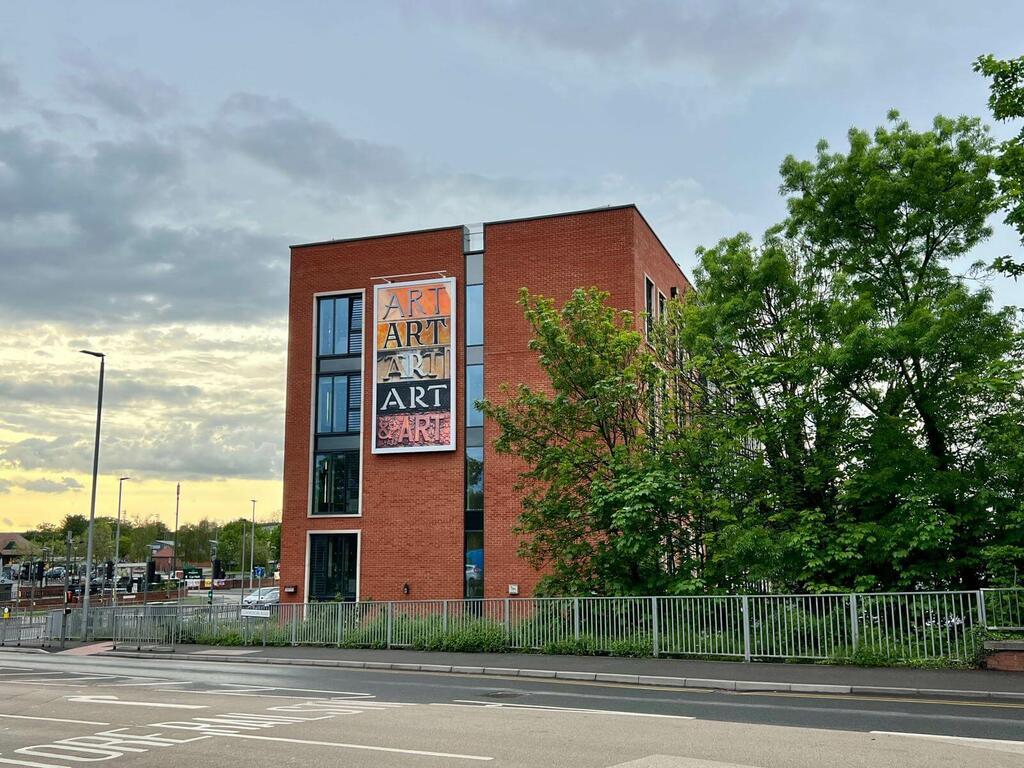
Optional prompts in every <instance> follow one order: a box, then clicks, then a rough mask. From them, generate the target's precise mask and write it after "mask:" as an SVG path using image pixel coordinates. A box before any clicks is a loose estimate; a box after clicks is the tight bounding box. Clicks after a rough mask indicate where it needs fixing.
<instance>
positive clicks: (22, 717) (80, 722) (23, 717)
mask: <svg viewBox="0 0 1024 768" xmlns="http://www.w3.org/2000/svg"><path fill="white" fill-rule="evenodd" d="M0 717H7V718H11V719H14V720H43V721H45V722H47V723H77V724H78V725H110V723H101V722H99V721H97V720H64V719H63V718H60V717H31V716H29V715H0Z"/></svg>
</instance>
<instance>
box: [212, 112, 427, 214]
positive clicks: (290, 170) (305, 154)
mask: <svg viewBox="0 0 1024 768" xmlns="http://www.w3.org/2000/svg"><path fill="white" fill-rule="evenodd" d="M209 135H210V137H211V139H212V140H213V141H214V142H215V144H216V145H217V146H220V147H223V148H224V149H228V150H233V151H236V152H240V153H242V154H243V155H245V156H247V157H249V158H250V159H252V160H254V161H255V162H258V163H261V164H263V165H265V166H267V167H270V168H273V169H276V170H277V171H279V172H281V173H282V174H284V175H285V176H287V177H288V178H289V179H290V180H292V181H296V182H301V183H317V184H328V185H331V186H339V187H343V188H345V189H346V190H347V191H348V192H349V193H350V194H351V193H356V192H359V191H360V190H364V189H366V188H367V187H379V186H381V185H388V186H391V185H395V184H399V183H403V182H407V181H409V179H410V177H411V175H412V173H413V171H412V167H411V165H410V163H409V161H408V159H407V158H406V157H405V155H404V153H402V152H401V151H400V150H398V149H397V148H395V147H389V146H384V145H381V144H376V143H373V142H370V141H365V140H361V139H356V138H351V137H348V136H344V135H342V134H341V133H340V132H339V131H338V129H337V128H335V127H334V126H333V125H332V124H331V123H329V122H327V121H326V120H321V119H318V118H315V117H313V116H312V115H310V114H308V113H307V112H305V111H303V110H301V109H298V108H297V107H296V106H295V105H294V104H293V103H291V102H290V101H288V100H287V99H271V98H267V97H263V96H259V95H257V94H252V93H239V94H235V95H234V96H232V97H230V98H229V99H227V100H226V101H225V102H224V105H223V107H222V109H221V111H220V115H219V118H218V119H217V121H216V122H215V123H214V124H213V126H212V127H211V129H210V134H209Z"/></svg>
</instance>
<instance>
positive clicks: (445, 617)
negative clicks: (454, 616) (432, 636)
mask: <svg viewBox="0 0 1024 768" xmlns="http://www.w3.org/2000/svg"><path fill="white" fill-rule="evenodd" d="M441 632H442V633H443V634H445V635H447V634H448V601H447V600H445V601H444V610H443V611H442V613H441Z"/></svg>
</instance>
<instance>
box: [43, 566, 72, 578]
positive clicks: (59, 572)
mask: <svg viewBox="0 0 1024 768" xmlns="http://www.w3.org/2000/svg"><path fill="white" fill-rule="evenodd" d="M66 573H67V569H65V568H64V566H63V565H55V566H54V567H53V568H51V569H50V570H48V571H47V572H46V573H44V574H43V576H44V577H45V578H47V579H63V578H64V574H66Z"/></svg>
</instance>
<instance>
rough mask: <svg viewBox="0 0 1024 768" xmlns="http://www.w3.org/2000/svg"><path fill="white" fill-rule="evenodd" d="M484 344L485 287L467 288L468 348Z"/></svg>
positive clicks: (474, 286)
mask: <svg viewBox="0 0 1024 768" xmlns="http://www.w3.org/2000/svg"><path fill="white" fill-rule="evenodd" d="M483 343H484V287H483V286H482V285H467V286H466V346H467V347H475V346H477V345H479V344H483Z"/></svg>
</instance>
